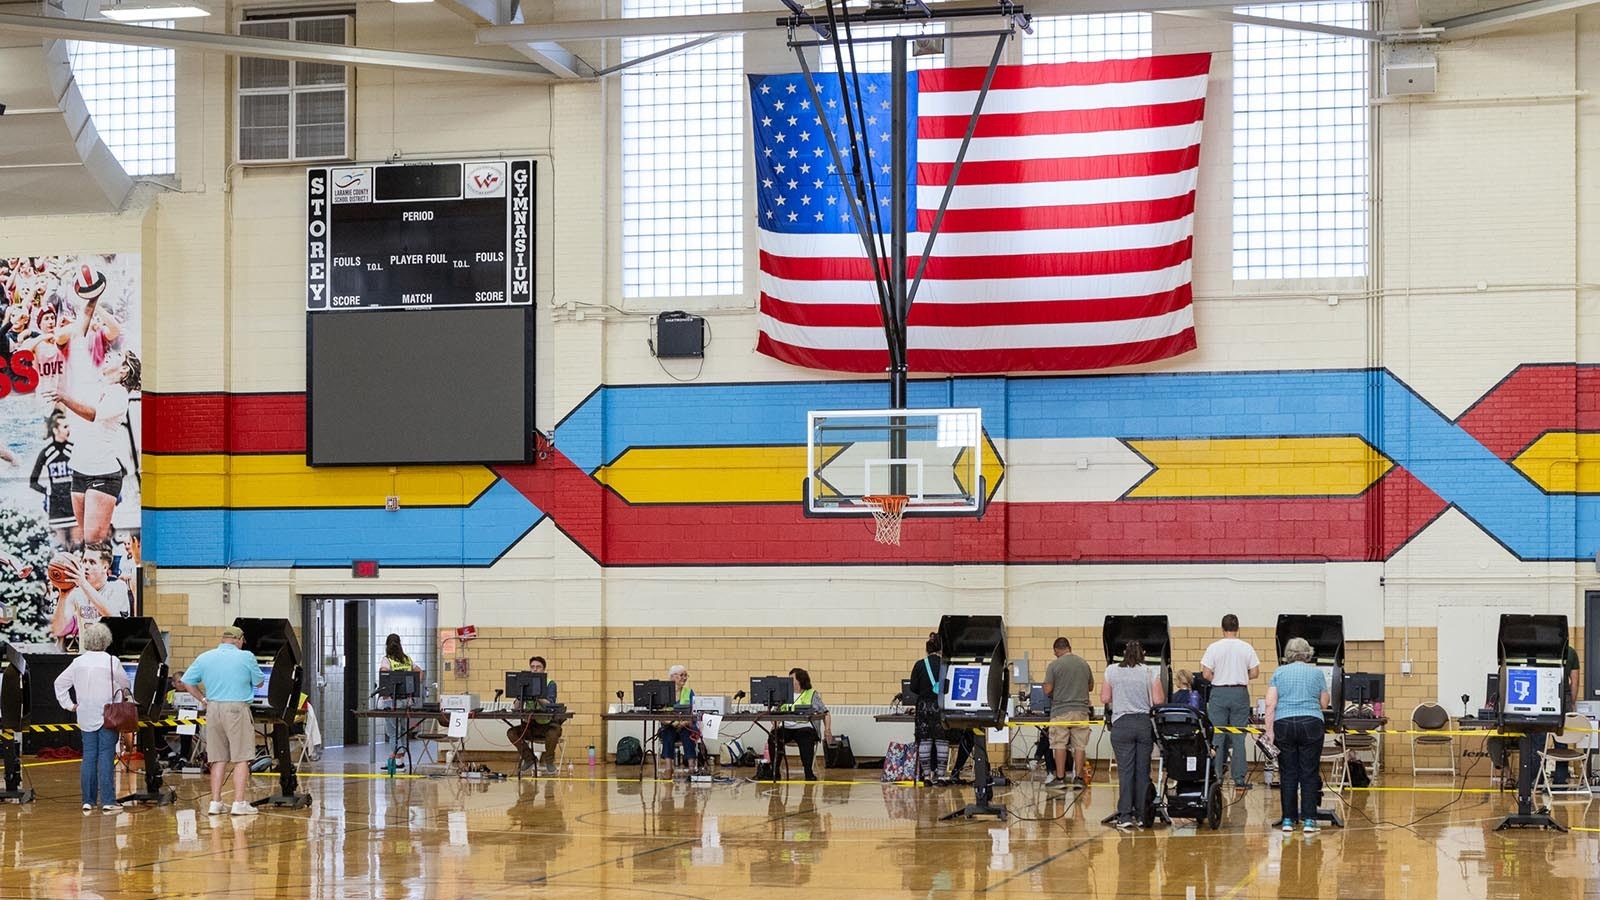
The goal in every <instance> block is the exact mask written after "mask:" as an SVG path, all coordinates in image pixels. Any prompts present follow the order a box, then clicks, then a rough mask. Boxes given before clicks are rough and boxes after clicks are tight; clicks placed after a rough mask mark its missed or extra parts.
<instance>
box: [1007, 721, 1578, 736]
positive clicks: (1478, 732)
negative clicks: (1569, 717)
mask: <svg viewBox="0 0 1600 900" xmlns="http://www.w3.org/2000/svg"><path fill="white" fill-rule="evenodd" d="M1104 724H1105V722H1104V721H1103V720H1100V719H1095V720H1093V721H1076V720H1074V721H1066V722H1035V721H1032V720H1029V721H1023V722H1015V721H1008V722H1006V726H1007V727H1010V728H1018V727H1022V726H1027V725H1031V726H1033V727H1036V728H1045V727H1050V728H1090V727H1093V726H1096V725H1104ZM1212 729H1213V730H1214V731H1217V732H1220V733H1222V734H1265V733H1266V729H1264V728H1262V727H1260V726H1259V725H1242V726H1241V725H1214V726H1212ZM1566 730H1567V731H1572V732H1600V728H1568V729H1566ZM1340 733H1341V734H1436V735H1441V736H1443V735H1465V736H1476V737H1522V736H1523V734H1522V732H1520V731H1499V730H1497V729H1493V728H1460V729H1453V728H1434V729H1417V728H1344V729H1340Z"/></svg>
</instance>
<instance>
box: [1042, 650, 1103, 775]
mask: <svg viewBox="0 0 1600 900" xmlns="http://www.w3.org/2000/svg"><path fill="white" fill-rule="evenodd" d="M1054 649H1055V654H1056V658H1055V659H1053V660H1051V661H1050V666H1049V668H1047V669H1045V670H1044V694H1045V696H1046V697H1049V698H1050V720H1051V721H1052V722H1068V721H1078V722H1081V721H1085V720H1087V719H1088V718H1089V714H1090V712H1091V711H1092V710H1091V708H1090V706H1089V692H1090V691H1091V690H1093V689H1094V672H1093V671H1092V670H1091V669H1090V668H1089V664H1088V663H1087V662H1085V661H1084V659H1083V657H1081V656H1078V655H1077V654H1075V653H1073V652H1072V642H1071V641H1068V640H1067V639H1066V638H1064V637H1058V638H1056V642H1055V647H1054ZM1069 749H1070V750H1071V751H1072V774H1073V779H1072V780H1073V783H1074V784H1077V785H1080V786H1081V785H1082V784H1083V761H1084V756H1085V754H1086V752H1087V751H1088V749H1089V729H1088V728H1087V727H1085V726H1071V727H1067V726H1057V725H1052V726H1050V752H1051V754H1052V755H1053V756H1054V757H1055V759H1054V762H1055V770H1054V771H1053V772H1051V773H1050V776H1049V777H1048V778H1046V779H1045V784H1047V785H1055V784H1060V785H1062V786H1065V785H1066V783H1067V750H1069Z"/></svg>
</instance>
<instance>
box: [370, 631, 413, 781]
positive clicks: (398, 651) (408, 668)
mask: <svg viewBox="0 0 1600 900" xmlns="http://www.w3.org/2000/svg"><path fill="white" fill-rule="evenodd" d="M378 671H379V672H416V673H417V685H418V688H419V690H420V688H421V685H422V677H423V671H422V667H421V666H419V665H417V664H416V663H414V662H412V661H411V657H410V656H407V655H406V650H405V648H404V647H402V646H401V645H400V635H398V634H390V635H389V636H388V637H387V638H384V640H383V662H381V663H379V664H378ZM383 705H384V706H385V707H392V706H393V705H394V701H393V700H390V699H386V700H385V701H384V703H383ZM405 733H406V723H405V722H403V721H401V720H399V719H393V720H391V721H390V722H389V740H390V742H391V743H393V744H394V745H395V747H394V758H395V759H396V760H397V761H399V764H401V765H404V763H405V758H406V750H405V747H404V745H403V744H402V743H401V736H402V735H404V734H405Z"/></svg>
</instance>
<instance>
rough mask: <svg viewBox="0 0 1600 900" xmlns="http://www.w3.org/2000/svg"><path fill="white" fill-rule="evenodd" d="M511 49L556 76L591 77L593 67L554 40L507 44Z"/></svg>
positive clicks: (592, 75) (593, 73)
mask: <svg viewBox="0 0 1600 900" xmlns="http://www.w3.org/2000/svg"><path fill="white" fill-rule="evenodd" d="M509 46H510V47H511V49H513V50H515V51H517V52H518V53H521V54H522V55H523V56H526V57H527V58H529V59H531V60H533V61H534V62H536V63H538V64H539V65H540V66H542V67H543V68H545V69H546V70H548V71H549V72H550V74H552V75H555V76H556V77H557V78H593V77H595V71H594V67H593V66H591V65H589V64H588V63H586V62H584V61H583V59H582V58H581V57H579V56H578V54H576V53H573V52H572V51H571V50H568V49H567V48H565V47H563V46H561V45H560V44H558V43H556V42H555V41H531V42H528V43H519V44H511V45H509Z"/></svg>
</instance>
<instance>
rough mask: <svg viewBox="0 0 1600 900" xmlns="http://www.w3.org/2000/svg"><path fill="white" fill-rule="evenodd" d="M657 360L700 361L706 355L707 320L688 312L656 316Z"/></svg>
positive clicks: (654, 346)
mask: <svg viewBox="0 0 1600 900" xmlns="http://www.w3.org/2000/svg"><path fill="white" fill-rule="evenodd" d="M653 349H654V351H655V354H656V358H657V359H700V358H702V357H704V356H705V354H706V320H705V319H703V318H701V317H699V316H696V315H691V314H690V313H686V312H678V311H673V312H664V313H662V314H661V315H659V316H656V339H655V343H654V345H653Z"/></svg>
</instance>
